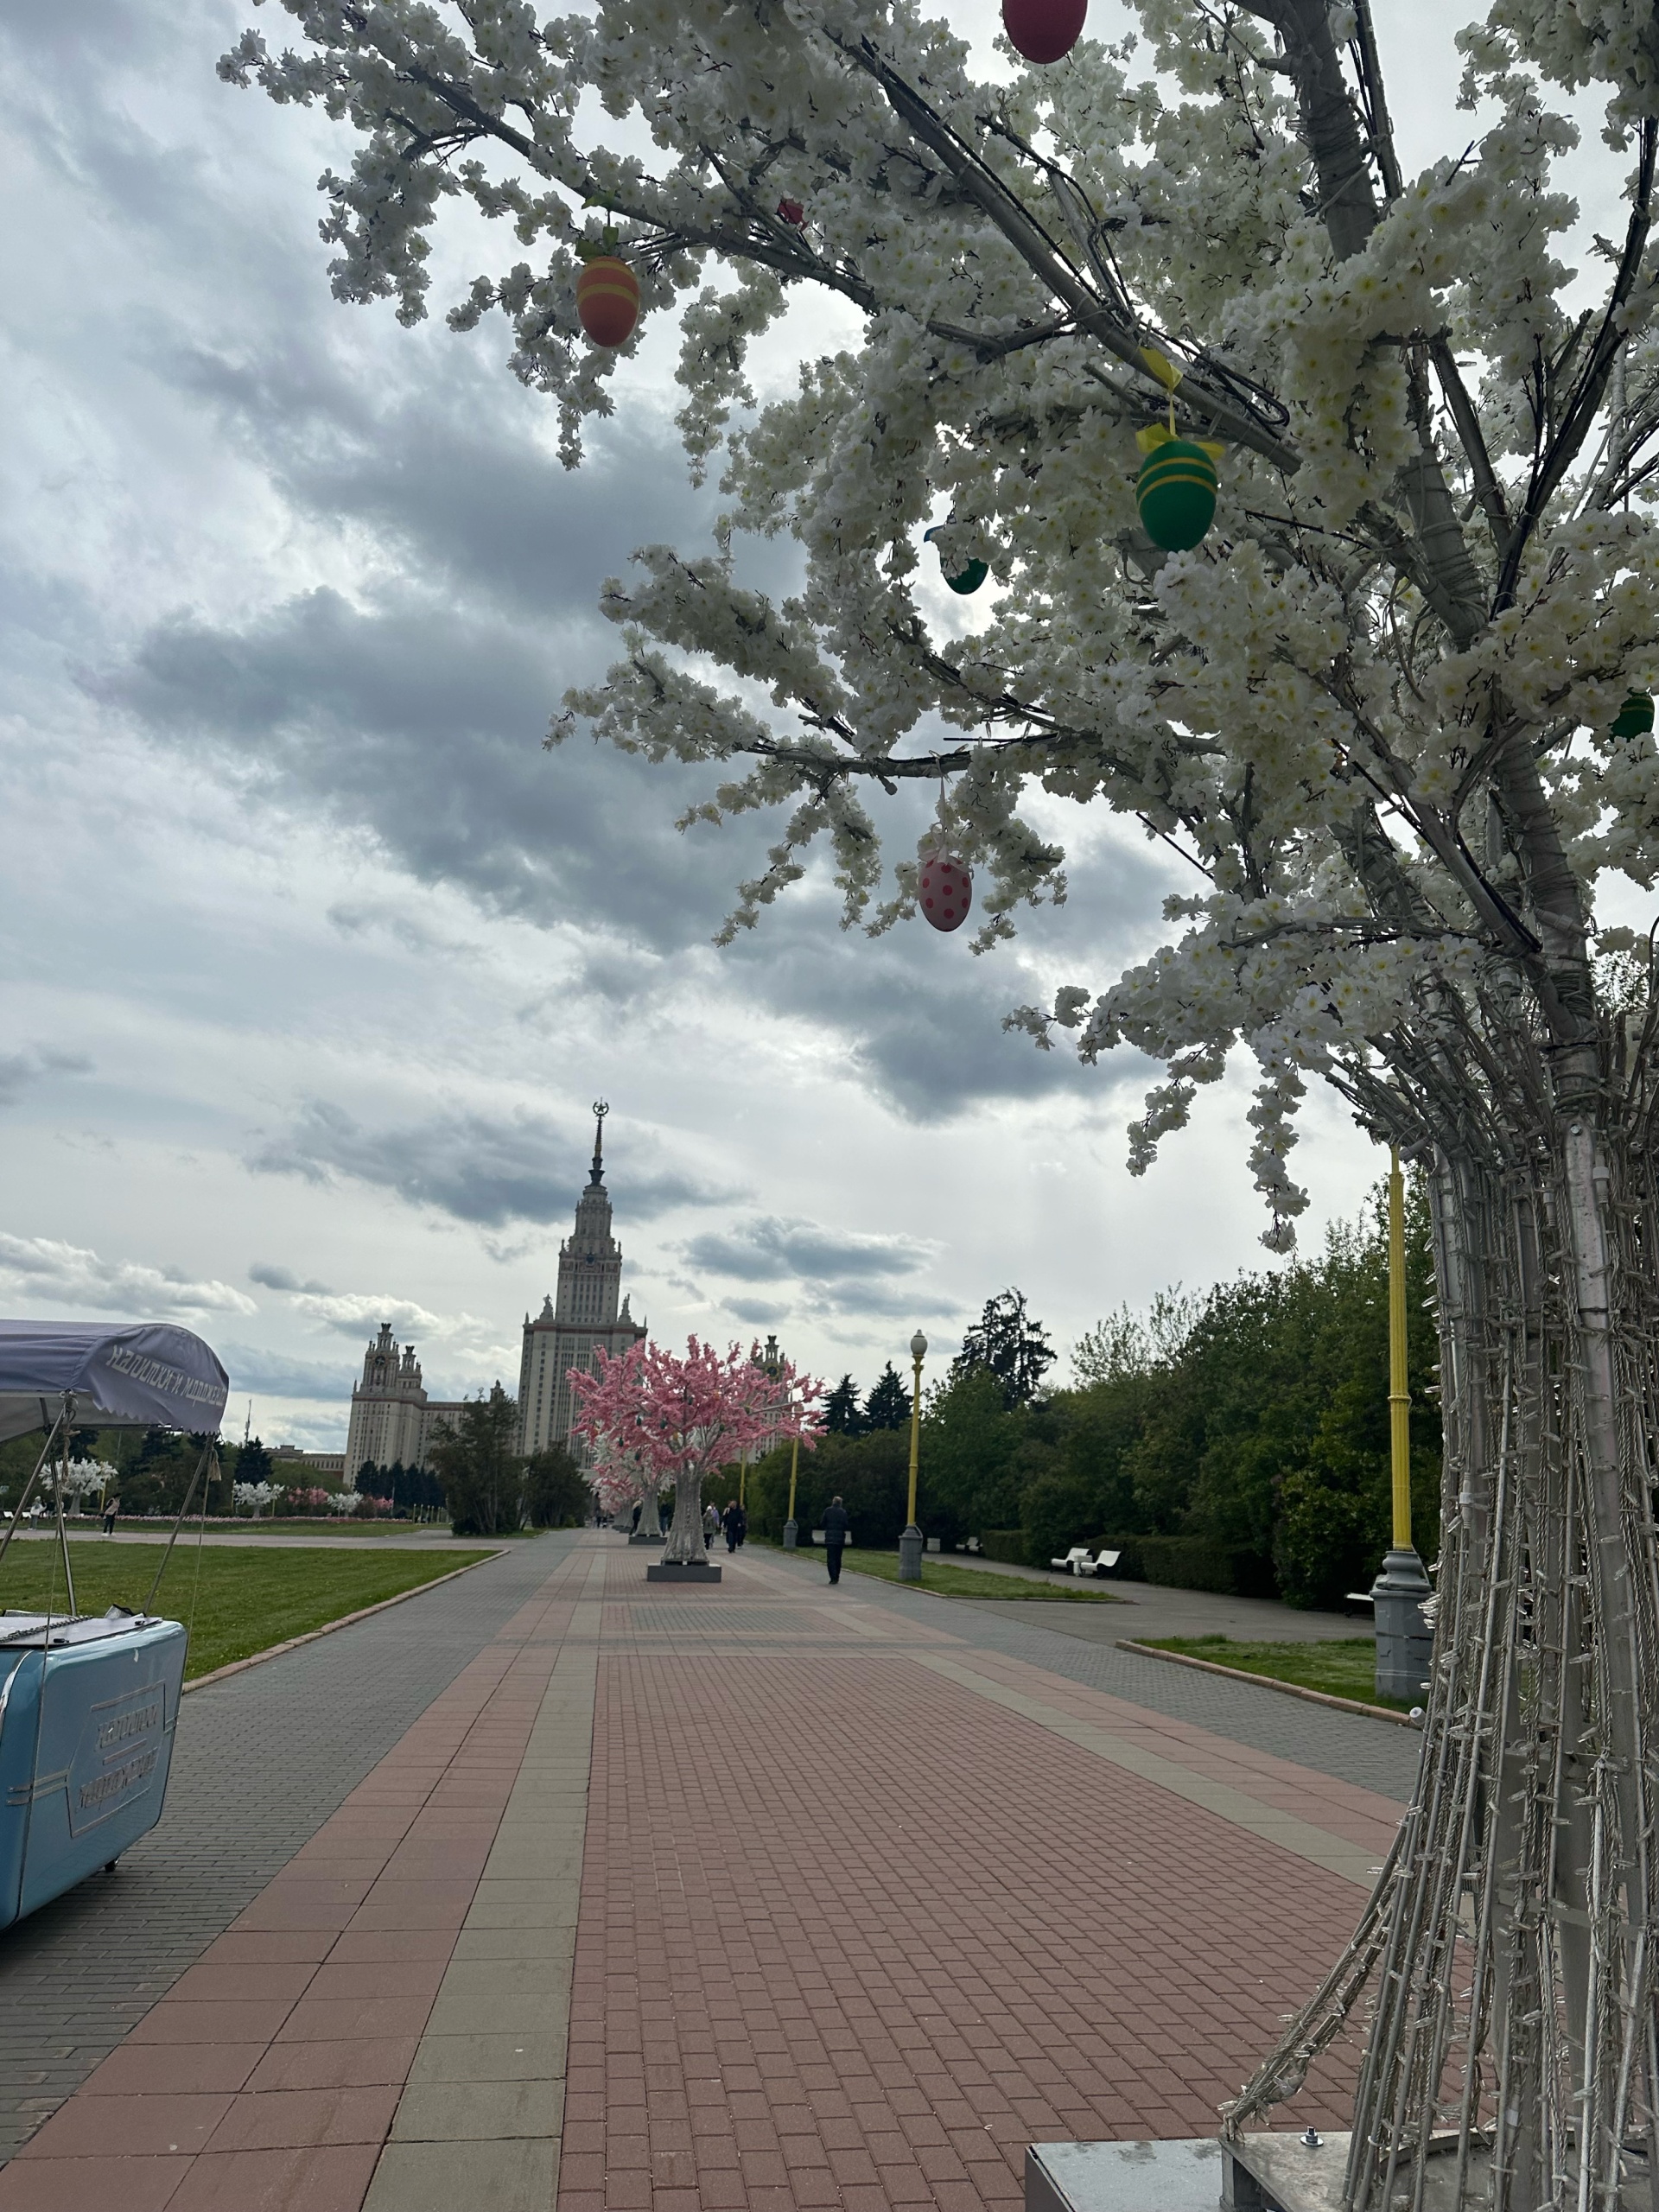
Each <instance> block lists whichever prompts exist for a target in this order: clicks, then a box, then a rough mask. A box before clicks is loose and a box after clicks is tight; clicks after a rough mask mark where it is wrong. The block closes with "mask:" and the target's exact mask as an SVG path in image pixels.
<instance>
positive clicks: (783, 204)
mask: <svg viewBox="0 0 1659 2212" xmlns="http://www.w3.org/2000/svg"><path fill="white" fill-rule="evenodd" d="M778 213H779V214H780V215H781V216H782V217H783V219H784V220H785V222H786V223H793V224H794V226H795V227H796V229H797V230H799V228H800V226H801V225H802V224H803V223H804V222H805V220H806V210H805V208H804V207H802V205H801V203H800V201H799V200H779V202H778Z"/></svg>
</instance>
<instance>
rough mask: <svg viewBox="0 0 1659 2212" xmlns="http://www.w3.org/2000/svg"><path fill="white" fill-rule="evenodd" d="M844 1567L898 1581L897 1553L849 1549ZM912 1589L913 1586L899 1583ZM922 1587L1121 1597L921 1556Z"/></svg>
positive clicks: (1041, 1597) (988, 1593) (1026, 1595)
mask: <svg viewBox="0 0 1659 2212" xmlns="http://www.w3.org/2000/svg"><path fill="white" fill-rule="evenodd" d="M796 1557H797V1558H798V1559H801V1558H810V1559H822V1558H823V1553H822V1552H820V1551H819V1550H818V1549H817V1547H816V1546H814V1548H813V1549H812V1550H811V1551H810V1553H801V1552H798V1553H797V1554H796ZM841 1564H842V1568H843V1569H844V1570H846V1571H848V1572H850V1573H854V1574H874V1575H879V1576H880V1579H881V1580H882V1581H883V1582H897V1581H898V1580H899V1554H898V1553H897V1552H860V1551H849V1552H843V1553H842V1558H841ZM921 1586H922V1588H923V1589H924V1590H928V1591H931V1592H932V1594H933V1595H934V1596H935V1597H936V1598H996V1599H1030V1600H1031V1601H1033V1603H1035V1604H1037V1605H1122V1603H1123V1600H1122V1599H1121V1598H1115V1597H1113V1595H1112V1593H1111V1592H1110V1591H1109V1590H1090V1589H1089V1588H1088V1587H1087V1586H1085V1585H1084V1584H1082V1583H1079V1584H1077V1587H1076V1588H1075V1589H1071V1590H1068V1589H1067V1588H1066V1587H1065V1585H1064V1584H1063V1583H1057V1582H1027V1580H1025V1578H1024V1576H1023V1575H1019V1574H987V1573H985V1571H984V1569H983V1568H982V1567H952V1566H950V1565H949V1564H948V1563H947V1562H946V1561H945V1560H940V1559H937V1558H929V1557H924V1559H923V1560H922V1581H921ZM903 1587H904V1588H906V1590H913V1589H914V1588H915V1587H916V1585H915V1584H914V1583H913V1582H907V1583H906V1584H904V1585H903Z"/></svg>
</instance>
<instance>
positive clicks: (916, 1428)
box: [899, 1329, 927, 1582]
mask: <svg viewBox="0 0 1659 2212" xmlns="http://www.w3.org/2000/svg"><path fill="white" fill-rule="evenodd" d="M926 1351H927V1338H925V1336H924V1335H923V1334H922V1332H921V1331H920V1330H919V1329H918V1330H917V1332H916V1333H915V1335H914V1336H913V1337H912V1338H911V1340H910V1357H911V1365H912V1381H911V1392H910V1520H909V1522H908V1525H907V1526H906V1529H905V1533H904V1535H902V1536H900V1537H899V1580H900V1581H901V1582H919V1581H920V1580H921V1579H922V1532H921V1530H920V1529H919V1528H918V1526H917V1525H916V1465H917V1461H918V1458H919V1457H920V1453H921V1439H922V1360H923V1358H924V1357H925V1354H926Z"/></svg>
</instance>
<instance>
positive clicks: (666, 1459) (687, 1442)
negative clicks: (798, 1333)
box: [570, 1337, 823, 1562]
mask: <svg viewBox="0 0 1659 2212" xmlns="http://www.w3.org/2000/svg"><path fill="white" fill-rule="evenodd" d="M570 1381H571V1384H572V1386H573V1388H574V1389H575V1393H576V1396H577V1398H578V1399H579V1401H580V1408H579V1410H578V1412H577V1414H576V1417H575V1421H574V1422H573V1424H572V1427H573V1428H574V1429H575V1433H576V1434H577V1435H578V1436H582V1437H586V1438H588V1440H591V1441H592V1442H593V1443H594V1445H595V1446H596V1447H597V1448H598V1450H599V1452H600V1456H601V1459H602V1460H603V1461H604V1462H605V1463H607V1465H610V1466H613V1467H615V1466H622V1465H628V1464H630V1463H631V1464H632V1465H633V1466H634V1467H637V1468H638V1469H639V1470H640V1471H641V1487H642V1489H643V1491H645V1494H646V1495H648V1496H649V1497H650V1498H651V1499H652V1501H653V1502H654V1501H655V1500H656V1498H657V1497H658V1496H659V1495H660V1493H661V1491H663V1489H664V1487H665V1486H666V1485H667V1484H670V1483H672V1484H673V1485H674V1523H673V1526H672V1527H671V1529H670V1530H669V1532H668V1545H667V1548H666V1549H665V1550H664V1554H663V1558H664V1561H665V1562H670V1561H674V1560H679V1561H682V1562H689V1561H691V1560H706V1559H707V1558H708V1556H709V1550H708V1547H707V1545H706V1544H705V1543H704V1541H703V1537H702V1484H703V1478H704V1477H705V1476H706V1475H709V1474H711V1473H712V1472H713V1471H714V1470H715V1468H716V1467H721V1466H725V1465H728V1463H729V1462H730V1461H731V1460H733V1459H736V1458H738V1456H739V1455H740V1453H742V1452H751V1451H753V1450H754V1449H755V1448H756V1447H757V1446H766V1447H768V1448H769V1447H770V1446H772V1445H773V1444H777V1443H782V1442H786V1441H787V1440H789V1439H790V1438H791V1436H798V1437H799V1439H800V1440H801V1441H802V1443H803V1444H804V1445H805V1446H807V1447H808V1448H809V1450H810V1448H811V1447H812V1446H815V1445H816V1444H817V1432H818V1425H819V1424H818V1417H817V1412H816V1408H817V1402H818V1401H819V1399H820V1398H821V1397H822V1396H823V1384H822V1383H819V1382H818V1381H817V1379H816V1377H814V1376H810V1375H802V1374H800V1373H798V1371H797V1370H796V1369H795V1367H794V1365H793V1364H792V1363H791V1362H790V1361H789V1360H787V1359H780V1360H778V1361H775V1362H771V1363H768V1364H767V1365H766V1366H765V1367H763V1366H762V1365H761V1364H760V1357H759V1347H758V1346H755V1347H752V1348H751V1350H750V1351H747V1352H745V1351H741V1349H740V1348H739V1346H737V1345H736V1344H733V1345H731V1346H730V1347H729V1348H728V1350H727V1351H724V1352H717V1351H715V1348H714V1346H713V1345H712V1344H701V1343H699V1342H698V1340H697V1338H696V1337H691V1338H688V1340H687V1343H686V1348H685V1357H683V1358H681V1357H679V1355H678V1354H677V1353H675V1352H671V1351H664V1350H663V1349H662V1348H661V1346H660V1345H658V1344H648V1343H644V1342H642V1343H639V1344H630V1345H629V1347H628V1349H627V1350H626V1351H623V1352H619V1353H617V1354H616V1355H615V1357H611V1356H610V1355H608V1354H607V1352H606V1351H604V1350H603V1349H602V1348H601V1349H600V1350H597V1351H595V1352H594V1368H593V1371H592V1373H591V1374H590V1373H588V1371H587V1370H585V1369H582V1368H572V1370H570ZM630 1495H632V1492H630Z"/></svg>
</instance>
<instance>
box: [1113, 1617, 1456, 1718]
mask: <svg viewBox="0 0 1659 2212" xmlns="http://www.w3.org/2000/svg"><path fill="white" fill-rule="evenodd" d="M1142 1641H1144V1642H1145V1643H1147V1644H1148V1645H1149V1646H1150V1647H1151V1649H1153V1650H1154V1651H1179V1652H1180V1653H1181V1654H1182V1655H1183V1656H1185V1657H1186V1658H1188V1659H1208V1660H1210V1661H1211V1662H1213V1664H1215V1665H1216V1666H1217V1667H1236V1668H1237V1669H1238V1670H1239V1672H1240V1673H1241V1674H1246V1675H1268V1676H1269V1677H1270V1678H1271V1679H1272V1680H1273V1681H1276V1682H1294V1683H1296V1684H1297V1686H1298V1687H1299V1688H1302V1689H1305V1690H1324V1691H1325V1693H1326V1694H1327V1695H1328V1696H1331V1697H1351V1698H1355V1699H1357V1700H1358V1701H1359V1703H1360V1704H1362V1705H1386V1706H1391V1707H1394V1709H1395V1711H1396V1712H1399V1713H1408V1712H1409V1711H1410V1710H1411V1707H1412V1706H1413V1705H1414V1704H1416V1703H1418V1702H1419V1701H1420V1700H1417V1699H1414V1698H1411V1699H1407V1698H1391V1697H1378V1695H1377V1694H1376V1639H1375V1638H1374V1637H1369V1636H1353V1637H1327V1638H1322V1639H1321V1640H1320V1641H1319V1642H1318V1643H1235V1642H1234V1641H1233V1639H1232V1637H1230V1636H1159V1637H1150V1636H1149V1637H1145V1638H1143V1639H1142Z"/></svg>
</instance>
